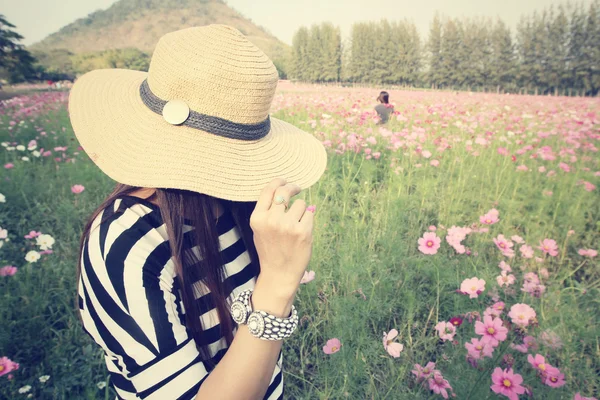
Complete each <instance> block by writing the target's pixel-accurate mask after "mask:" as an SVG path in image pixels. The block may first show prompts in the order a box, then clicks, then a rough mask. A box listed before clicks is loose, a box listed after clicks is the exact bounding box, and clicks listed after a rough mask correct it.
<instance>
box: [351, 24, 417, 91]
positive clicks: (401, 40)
mask: <svg viewBox="0 0 600 400" xmlns="http://www.w3.org/2000/svg"><path fill="white" fill-rule="evenodd" d="M351 37H352V39H351V41H352V43H351V50H350V51H351V55H350V59H349V65H348V69H349V77H350V79H351V80H352V81H354V82H366V83H387V84H403V85H415V84H416V83H417V81H418V78H419V74H420V68H421V57H422V56H421V40H420V38H419V34H418V31H417V29H416V27H415V25H414V24H413V23H412V22H409V21H400V22H392V23H390V22H388V21H387V20H383V21H381V22H379V23H375V22H368V23H357V24H354V25H353V26H352V34H351Z"/></svg>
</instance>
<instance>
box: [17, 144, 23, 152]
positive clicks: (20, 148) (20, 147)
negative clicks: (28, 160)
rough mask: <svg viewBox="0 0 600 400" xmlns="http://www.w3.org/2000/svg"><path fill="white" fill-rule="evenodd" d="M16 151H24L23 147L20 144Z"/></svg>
mask: <svg viewBox="0 0 600 400" xmlns="http://www.w3.org/2000/svg"><path fill="white" fill-rule="evenodd" d="M17 150H19V151H25V146H23V145H22V144H20V145H18V146H17Z"/></svg>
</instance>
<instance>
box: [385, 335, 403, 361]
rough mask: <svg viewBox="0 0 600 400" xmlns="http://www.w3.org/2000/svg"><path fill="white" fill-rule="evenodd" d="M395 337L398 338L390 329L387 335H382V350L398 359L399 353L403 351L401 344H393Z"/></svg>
mask: <svg viewBox="0 0 600 400" xmlns="http://www.w3.org/2000/svg"><path fill="white" fill-rule="evenodd" d="M396 336H398V331H397V330H396V329H392V330H391V331H389V332H388V333H385V332H384V333H383V348H384V349H385V350H386V351H387V352H388V354H389V355H390V356H392V357H394V358H398V357H400V353H401V352H402V350H404V345H403V344H401V343H398V342H394V339H395V338H396Z"/></svg>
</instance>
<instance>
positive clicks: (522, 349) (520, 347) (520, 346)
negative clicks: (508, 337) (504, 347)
mask: <svg viewBox="0 0 600 400" xmlns="http://www.w3.org/2000/svg"><path fill="white" fill-rule="evenodd" d="M510 348H511V349H513V350H516V351H518V352H519V353H527V345H526V344H525V343H521V344H514V343H511V344H510Z"/></svg>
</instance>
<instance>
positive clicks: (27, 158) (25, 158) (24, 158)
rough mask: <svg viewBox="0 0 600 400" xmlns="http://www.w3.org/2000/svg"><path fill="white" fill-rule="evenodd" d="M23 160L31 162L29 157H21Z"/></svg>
mask: <svg viewBox="0 0 600 400" xmlns="http://www.w3.org/2000/svg"><path fill="white" fill-rule="evenodd" d="M21 160H23V161H29V157H21Z"/></svg>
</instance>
